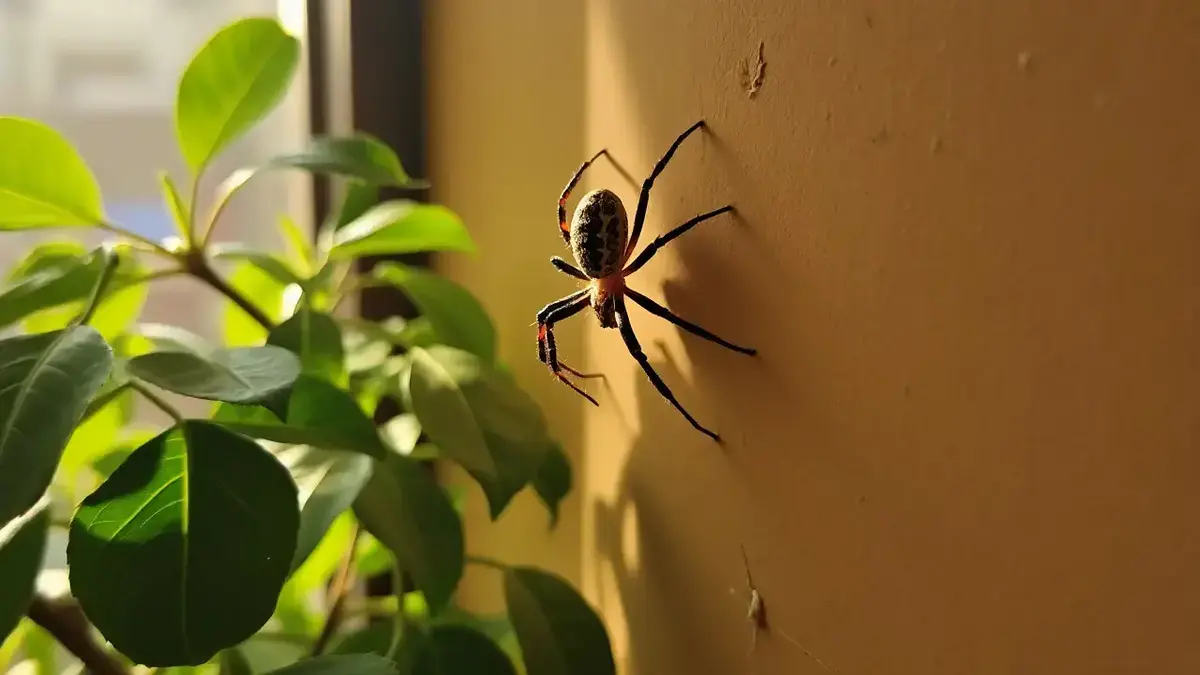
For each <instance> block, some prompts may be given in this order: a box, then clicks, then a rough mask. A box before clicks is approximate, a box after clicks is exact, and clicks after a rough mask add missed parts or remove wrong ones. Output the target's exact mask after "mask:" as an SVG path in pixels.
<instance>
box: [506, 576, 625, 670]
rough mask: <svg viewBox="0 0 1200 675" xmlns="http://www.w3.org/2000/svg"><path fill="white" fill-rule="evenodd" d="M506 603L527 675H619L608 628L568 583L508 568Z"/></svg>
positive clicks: (555, 577)
mask: <svg viewBox="0 0 1200 675" xmlns="http://www.w3.org/2000/svg"><path fill="white" fill-rule="evenodd" d="M504 600H505V603H506V604H507V605H508V614H509V617H510V618H511V620H512V624H513V629H514V630H515V631H516V633H517V639H518V640H519V641H520V644H521V652H522V655H523V656H524V659H525V668H526V671H527V672H528V673H529V675H616V672H617V667H616V663H615V662H614V660H613V655H612V643H611V641H610V639H609V636H608V630H607V629H606V628H605V627H604V622H603V621H601V620H600V617H599V616H598V615H597V614H596V612H595V610H593V609H592V607H591V605H589V604H588V603H587V601H586V600H584V598H583V597H582V596H580V595H579V593H578V592H577V591H576V590H575V589H574V588H572V587H571V585H570V584H569V583H567V582H566V581H565V580H564V579H562V578H561V577H559V576H557V575H555V574H552V573H550V572H546V571H544V570H539V569H536V568H532V567H523V566H517V567H510V568H508V569H507V570H505V572H504Z"/></svg>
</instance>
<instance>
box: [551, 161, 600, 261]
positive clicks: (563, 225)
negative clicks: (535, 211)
mask: <svg viewBox="0 0 1200 675" xmlns="http://www.w3.org/2000/svg"><path fill="white" fill-rule="evenodd" d="M607 154H608V149H603V150H601V151H600V152H597V153H596V154H594V155H592V158H591V159H589V160H587V161H585V162H584V163H583V164H581V165H580V166H579V168H578V169H577V170H576V171H575V175H573V176H571V180H570V181H568V182H567V186H566V187H565V188H563V191H562V195H560V196H559V198H558V229H559V230H561V231H562V237H563V241H565V242H568V243H569V242H570V241H571V226H570V225H569V224H568V223H567V200H568V199H570V198H571V190H574V189H575V186H576V185H578V184H579V179H580V178H583V172H584V171H587V168H588V167H589V166H591V165H592V162H595V161H596V160H597V159H600V156H601V155H607Z"/></svg>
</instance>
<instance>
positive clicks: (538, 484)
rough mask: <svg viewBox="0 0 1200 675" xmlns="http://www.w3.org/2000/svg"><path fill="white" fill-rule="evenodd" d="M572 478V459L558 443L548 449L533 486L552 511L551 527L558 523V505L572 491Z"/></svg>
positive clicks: (547, 507) (534, 478)
mask: <svg viewBox="0 0 1200 675" xmlns="http://www.w3.org/2000/svg"><path fill="white" fill-rule="evenodd" d="M571 480H572V478H571V460H570V459H569V458H568V457H567V454H566V453H565V452H563V449H562V446H560V445H558V444H557V443H556V444H554V445H553V447H551V448H550V449H549V450H547V451H546V454H545V456H544V457H543V458H542V463H541V465H540V466H539V467H538V470H537V473H536V474H535V475H534V477H533V488H534V490H535V491H536V492H537V495H538V497H539V498H541V500H542V503H543V504H545V505H546V509H547V510H548V511H549V512H550V526H551V527H554V526H555V525H557V524H558V506H559V504H561V503H562V501H563V500H564V499H566V498H567V495H568V494H570V493H571Z"/></svg>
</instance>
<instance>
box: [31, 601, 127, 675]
mask: <svg viewBox="0 0 1200 675" xmlns="http://www.w3.org/2000/svg"><path fill="white" fill-rule="evenodd" d="M26 614H27V615H28V616H29V618H30V619H31V620H32V621H33V622H34V623H36V624H37V625H39V626H41V627H42V629H43V630H45V631H46V632H47V633H49V634H51V635H53V636H54V639H55V640H58V642H59V644H61V645H62V646H63V647H64V648H66V650H67V651H69V652H71V653H72V654H74V655H75V657H76V658H78V659H79V660H80V661H82V662H83V665H84V666H86V667H87V670H88V672H89V673H91V674H92V675H129V670H128V669H127V668H126V667H125V666H124V665H123V664H122V663H121V662H120V661H118V660H117V658H116V657H115V656H114V655H113V654H112V653H110V652H108V651H107V650H105V649H104V648H103V647H101V646H100V644H99V643H97V642H96V641H95V640H94V639H93V638H92V633H91V626H90V625H89V624H88V621H87V618H86V617H84V615H83V612H82V611H81V610H80V609H79V607H78V606H77V605H74V604H72V603H65V602H54V601H51V600H50V599H48V598H46V597H44V596H42V595H35V596H34V597H33V601H32V602H31V603H30V604H29V609H28V611H27V612H26Z"/></svg>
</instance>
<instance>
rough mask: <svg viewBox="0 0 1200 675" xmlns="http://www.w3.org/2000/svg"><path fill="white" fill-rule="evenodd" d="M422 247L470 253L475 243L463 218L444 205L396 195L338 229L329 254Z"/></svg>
mask: <svg viewBox="0 0 1200 675" xmlns="http://www.w3.org/2000/svg"><path fill="white" fill-rule="evenodd" d="M422 251H460V252H466V253H473V252H474V251H475V244H474V243H473V242H472V241H471V236H470V234H469V233H468V232H467V229H466V227H465V226H464V225H463V223H462V221H461V220H460V219H459V218H458V216H457V215H455V214H454V213H453V212H452V211H450V210H449V209H447V208H446V207H444V206H440V205H436V204H422V203H420V202H415V201H408V200H401V199H396V200H390V201H386V202H383V203H381V204H377V205H375V206H372V207H371V208H369V209H367V210H366V212H365V213H363V214H362V215H361V216H359V217H358V218H356V219H354V221H352V222H350V223H347V224H346V225H345V226H343V227H342V228H341V229H339V230H337V231H336V232H335V233H334V234H333V248H332V250H331V251H330V257H331V258H334V259H346V258H355V257H361V256H366V255H394V254H398V253H418V252H422Z"/></svg>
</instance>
